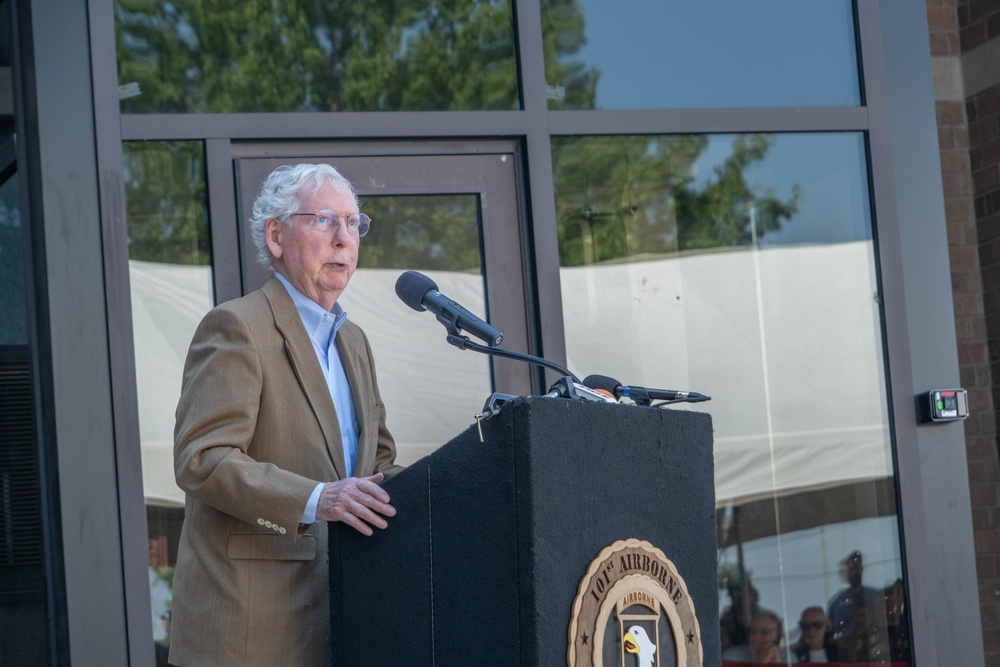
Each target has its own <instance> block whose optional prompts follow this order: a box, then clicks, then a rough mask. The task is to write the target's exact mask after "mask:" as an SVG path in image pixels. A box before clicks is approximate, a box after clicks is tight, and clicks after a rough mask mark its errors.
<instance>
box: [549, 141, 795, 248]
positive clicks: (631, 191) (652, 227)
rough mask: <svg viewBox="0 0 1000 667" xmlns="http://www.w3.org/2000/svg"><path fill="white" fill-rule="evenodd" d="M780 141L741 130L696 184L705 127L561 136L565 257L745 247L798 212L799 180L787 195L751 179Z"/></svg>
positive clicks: (558, 165)
mask: <svg viewBox="0 0 1000 667" xmlns="http://www.w3.org/2000/svg"><path fill="white" fill-rule="evenodd" d="M773 141H774V139H773V137H771V136H768V135H739V136H737V137H736V138H735V139H734V141H733V149H732V153H731V154H730V155H729V156H728V157H727V158H726V159H725V160H724V161H723V162H722V163H720V164H719V165H717V166H716V167H715V169H714V170H713V174H712V178H710V179H708V180H702V181H699V182H696V180H695V178H694V164H695V161H696V160H697V159H698V157H699V156H700V155H701V153H702V152H703V151H704V150H705V148H706V147H707V146H708V139H707V137H705V136H702V135H671V136H653V137H646V136H615V137H582V138H578V137H566V138H554V139H553V142H552V153H553V169H554V174H555V179H554V180H555V194H556V215H557V217H558V229H559V246H560V258H561V263H562V265H563V266H579V265H583V264H593V263H595V262H602V261H613V260H621V259H626V258H629V259H636V258H641V257H649V256H662V255H664V254H673V253H677V252H682V251H687V250H705V249H710V248H720V247H731V246H742V245H748V244H749V243H751V240H752V239H753V238H754V237H756V238H757V239H760V238H762V237H763V236H764V235H765V234H766V233H767V232H773V231H776V230H778V229H780V228H781V225H782V221H784V220H787V219H789V218H790V217H791V216H792V215H793V214H794V213H795V211H796V207H797V202H798V197H799V191H798V188H797V187H796V188H795V189H794V190H793V193H792V196H791V198H790V199H789V200H788V201H781V200H780V199H778V198H777V197H775V196H774V194H773V193H772V192H770V191H768V190H763V189H762V188H759V187H756V186H753V185H751V184H750V183H747V181H746V179H745V177H744V171H745V170H746V168H747V167H748V166H750V165H752V164H754V163H756V162H759V161H761V160H763V159H764V157H765V156H766V154H767V151H768V149H769V148H770V147H771V145H772V143H773ZM751 220H753V221H754V230H753V231H751Z"/></svg>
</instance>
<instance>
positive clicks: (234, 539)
mask: <svg viewBox="0 0 1000 667" xmlns="http://www.w3.org/2000/svg"><path fill="white" fill-rule="evenodd" d="M370 224H371V221H370V220H369V219H368V216H366V215H364V214H362V213H360V212H359V205H358V199H357V195H356V193H355V190H354V188H353V186H352V185H351V183H350V182H349V181H348V180H347V179H346V178H344V177H343V176H342V175H341V174H340V173H339V172H337V171H336V170H335V169H334V168H333V167H331V166H329V165H325V164H299V165H294V166H282V167H279V168H278V169H276V170H275V171H274V172H273V173H271V175H270V176H268V177H267V179H266V180H265V181H264V184H263V186H262V187H261V191H260V194H259V195H258V196H257V199H256V201H255V202H254V205H253V214H252V217H251V219H250V232H251V236H252V237H253V240H254V243H255V244H256V246H257V250H258V259H259V260H260V261H261V262H262V263H263V264H264V265H265V266H267V267H270V268H272V269H273V270H274V276H273V277H271V278H270V279H269V280H268V281H267V282H266V283H265V284H264V286H263V287H262V288H261V289H260V290H257V291H255V292H252V293H251V294H248V295H246V296H244V297H242V298H239V299H235V300H233V301H229V302H227V303H224V304H222V305H220V306H218V307H216V308H215V309H213V310H212V311H211V312H209V313H208V315H206V316H205V318H204V319H203V320H202V322H201V324H200V325H199V326H198V329H197V331H196V333H195V335H194V339H193V340H192V342H191V346H190V349H189V351H188V356H187V361H186V363H185V367H184V376H183V381H182V389H181V398H180V401H179V403H178V405H177V414H176V417H177V420H176V426H175V431H174V471H175V476H176V479H177V484H178V486H180V488H181V489H183V490H184V492H185V498H186V500H185V517H184V525H183V528H182V531H181V538H180V544H179V550H178V555H177V564H176V568H175V574H174V582H173V583H174V588H173V606H172V618H171V638H170V640H171V641H170V662H171V664H173V665H179V666H180V667H197V666H199V665H205V666H213V667H214V666H219V665H243V666H253V665H260V666H261V667H263V666H268V667H272V666H274V665H295V666H296V667H320V666H323V667H326V666H328V665H329V664H330V646H329V634H330V633H329V623H330V621H329V590H328V573H329V564H328V558H327V528H326V525H325V522H329V521H337V522H343V523H345V524H347V525H348V526H351V527H353V528H354V529H356V530H358V531H359V532H361V533H363V534H364V535H371V534H372V533H373V530H374V529H382V528H385V527H386V526H387V525H388V523H387V519H388V518H390V517H392V516H394V515H395V513H396V510H395V508H394V507H393V506H392V505H391V504H390V499H389V496H388V494H387V493H386V492H385V490H383V489H382V488H381V486H380V484H381V482H382V481H383V480H384V479H385V478H386V477H388V476H389V475H392V474H393V473H395V472H396V471H397V470H399V468H398V467H397V466H395V465H394V461H395V456H396V448H395V443H394V441H393V439H392V436H391V435H390V433H389V431H388V429H387V428H386V423H385V407H384V406H383V404H382V399H381V397H380V395H379V389H378V382H377V380H376V377H375V362H374V359H373V357H372V350H371V348H370V346H369V344H368V339H367V338H366V336H365V334H364V332H363V331H362V330H361V329H360V328H359V327H358V326H357V325H355V324H353V323H352V322H351V321H350V320H348V319H347V313H346V312H345V311H344V309H343V308H342V307H341V306H340V304H339V303H338V298H339V297H340V295H341V294H342V293H343V291H344V289H346V287H347V285H348V283H349V282H350V279H351V276H352V275H353V274H354V270H355V268H356V266H357V262H358V251H359V247H360V241H361V237H363V236H364V235H365V233H366V232H367V231H368V227H369V225H370ZM356 574H357V576H358V577H364V576H365V573H364V572H358V573H356Z"/></svg>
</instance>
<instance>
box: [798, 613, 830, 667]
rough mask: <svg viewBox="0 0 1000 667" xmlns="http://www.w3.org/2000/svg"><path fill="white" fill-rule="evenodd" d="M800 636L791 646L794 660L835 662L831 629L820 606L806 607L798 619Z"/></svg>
mask: <svg viewBox="0 0 1000 667" xmlns="http://www.w3.org/2000/svg"><path fill="white" fill-rule="evenodd" d="M799 630H801V631H802V638H801V639H799V641H798V642H796V643H795V644H794V645H793V646H792V654H793V655H794V656H795V660H796V662H837V661H838V660H839V653H838V652H837V647H836V645H835V644H834V643H833V630H832V628H831V627H830V622H829V620H828V619H827V618H826V614H825V613H824V612H823V608H822V607H806V608H805V609H803V610H802V617H801V618H800V619H799Z"/></svg>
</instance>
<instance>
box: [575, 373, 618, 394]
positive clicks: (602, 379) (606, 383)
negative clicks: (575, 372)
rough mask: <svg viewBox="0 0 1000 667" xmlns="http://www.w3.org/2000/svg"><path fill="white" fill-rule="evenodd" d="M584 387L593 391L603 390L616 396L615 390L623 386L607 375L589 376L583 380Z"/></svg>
mask: <svg viewBox="0 0 1000 667" xmlns="http://www.w3.org/2000/svg"><path fill="white" fill-rule="evenodd" d="M583 385H584V386H585V387H590V388H591V389H603V390H604V391H607V392H609V393H610V394H611V395H612V396H614V395H615V389H617V388H618V387H620V386H622V383H621V382H619V381H618V380H616V379H614V378H609V377H608V376H607V375H588V376H587V377H585V378H583Z"/></svg>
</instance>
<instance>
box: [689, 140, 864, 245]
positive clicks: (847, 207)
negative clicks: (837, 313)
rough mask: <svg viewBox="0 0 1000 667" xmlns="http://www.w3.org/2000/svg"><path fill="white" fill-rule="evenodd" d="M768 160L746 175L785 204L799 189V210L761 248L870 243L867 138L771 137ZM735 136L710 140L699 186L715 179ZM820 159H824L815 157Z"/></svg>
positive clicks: (697, 177) (697, 178)
mask: <svg viewBox="0 0 1000 667" xmlns="http://www.w3.org/2000/svg"><path fill="white" fill-rule="evenodd" d="M772 136H773V137H774V139H775V141H774V144H773V145H772V146H771V148H770V150H768V152H767V155H766V157H765V158H764V159H763V160H761V161H760V162H755V163H753V164H751V165H750V166H748V167H747V168H746V169H745V170H744V172H743V174H744V177H745V178H746V180H747V182H748V183H750V184H751V185H752V186H756V188H759V191H760V192H764V191H767V190H770V191H771V192H773V194H774V195H775V196H777V197H778V198H779V199H781V200H783V201H787V200H789V199H791V197H792V189H793V188H794V187H795V186H796V185H797V186H799V188H800V189H801V193H800V195H799V200H798V210H797V212H796V214H795V215H794V216H793V217H792V219H791V220H788V221H786V222H785V223H784V225H783V228H782V229H781V230H779V231H776V232H768V234H767V235H766V236H764V237H763V238H761V239H760V244H761V245H765V246H766V245H787V244H793V243H845V242H848V241H860V240H868V239H871V237H872V235H871V221H870V218H871V216H870V206H869V201H868V190H867V187H866V183H867V182H868V177H867V172H866V169H867V167H866V163H865V146H864V137H863V136H862V135H861V133H843V132H836V133H818V132H817V133H798V134H776V135H772ZM733 139H734V135H711V136H710V137H709V138H708V145H707V146H706V147H705V150H704V151H703V152H702V153H701V155H700V156H699V157H698V160H697V161H696V162H695V164H694V169H695V172H694V174H693V175H694V179H695V181H694V182H695V184H696V186H697V187H699V188H700V187H702V186H704V184H705V183H706V182H707V181H709V180H713V179H714V178H715V176H714V173H713V170H714V169H715V168H716V167H717V166H718V165H721V164H722V163H723V162H724V161H725V159H726V158H727V157H729V155H730V154H731V153H732V151H733ZM819 156H822V159H817V157H819Z"/></svg>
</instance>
